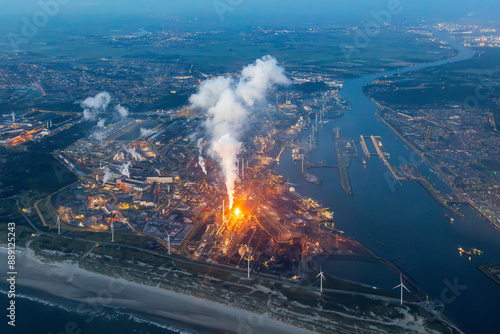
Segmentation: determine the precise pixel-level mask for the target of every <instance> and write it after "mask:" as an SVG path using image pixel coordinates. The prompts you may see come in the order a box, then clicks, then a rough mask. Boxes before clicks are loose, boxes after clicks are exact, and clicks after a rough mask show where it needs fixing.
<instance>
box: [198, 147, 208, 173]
mask: <svg viewBox="0 0 500 334" xmlns="http://www.w3.org/2000/svg"><path fill="white" fill-rule="evenodd" d="M202 141H203V138H200V139H198V144H197V146H198V152H199V153H200V155H199V156H198V165H200V167H201V170H202V171H203V173H205V175H207V169H206V168H205V159H203V155H201V154H202V153H203V146H201V142H202Z"/></svg>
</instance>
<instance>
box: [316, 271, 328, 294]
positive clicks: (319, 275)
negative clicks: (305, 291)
mask: <svg viewBox="0 0 500 334" xmlns="http://www.w3.org/2000/svg"><path fill="white" fill-rule="evenodd" d="M318 277H320V283H319V284H320V285H319V291H320V292H323V280H325V281H326V278H325V275H323V271H322V270H321V267H320V268H319V274H318V275H317V276H316V278H318Z"/></svg>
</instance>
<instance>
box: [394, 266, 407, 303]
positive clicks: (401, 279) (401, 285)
mask: <svg viewBox="0 0 500 334" xmlns="http://www.w3.org/2000/svg"><path fill="white" fill-rule="evenodd" d="M399 282H400V283H399V285H396V286H395V287H394V288H393V289H396V288H401V305H403V288H405V289H406V291H408V292H410V290H408V288H407V287H406V286H405V285H404V284H403V274H401V273H399Z"/></svg>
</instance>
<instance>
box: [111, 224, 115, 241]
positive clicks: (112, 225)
mask: <svg viewBox="0 0 500 334" xmlns="http://www.w3.org/2000/svg"><path fill="white" fill-rule="evenodd" d="M111 242H115V226H114V224H113V223H111Z"/></svg>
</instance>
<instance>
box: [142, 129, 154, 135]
mask: <svg viewBox="0 0 500 334" xmlns="http://www.w3.org/2000/svg"><path fill="white" fill-rule="evenodd" d="M153 133H155V131H154V130H151V129H146V128H141V137H147V136H150V135H152V134H153Z"/></svg>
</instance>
